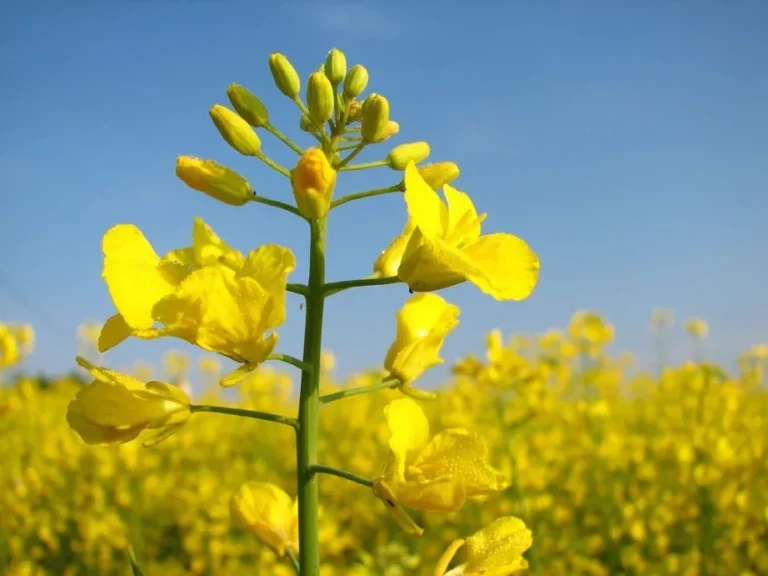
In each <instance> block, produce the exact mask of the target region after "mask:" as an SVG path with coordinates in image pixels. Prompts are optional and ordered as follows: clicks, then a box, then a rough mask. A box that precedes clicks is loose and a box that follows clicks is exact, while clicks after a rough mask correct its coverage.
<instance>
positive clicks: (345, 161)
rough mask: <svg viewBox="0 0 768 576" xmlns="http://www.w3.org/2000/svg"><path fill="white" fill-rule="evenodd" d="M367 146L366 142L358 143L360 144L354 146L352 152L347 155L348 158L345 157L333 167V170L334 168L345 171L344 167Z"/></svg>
mask: <svg viewBox="0 0 768 576" xmlns="http://www.w3.org/2000/svg"><path fill="white" fill-rule="evenodd" d="M367 145H368V142H360V144H358V145H357V146H355V149H354V150H352V152H350V153H349V156H347V157H346V158H344V159H343V160H342V161H341V162H339V163H338V164H336V166H334V168H336V170H344V169H345V168H344V167H345V166H346V165H347V164H349V163H350V162H351V161H352V160H353V159H354V157H355V156H357V155H358V154H360V152H362V151H363V148H365V147H366V146H367Z"/></svg>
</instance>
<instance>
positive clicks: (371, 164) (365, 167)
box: [337, 160, 389, 171]
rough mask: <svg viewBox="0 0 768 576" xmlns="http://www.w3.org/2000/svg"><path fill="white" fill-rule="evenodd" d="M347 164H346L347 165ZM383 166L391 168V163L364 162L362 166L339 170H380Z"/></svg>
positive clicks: (352, 165)
mask: <svg viewBox="0 0 768 576" xmlns="http://www.w3.org/2000/svg"><path fill="white" fill-rule="evenodd" d="M345 164H346V163H345ZM381 166H389V162H387V161H386V160H374V161H373V162H363V163H362V164H350V165H349V166H346V165H345V166H343V167H341V166H340V167H338V168H337V170H346V171H349V170H368V168H380V167H381Z"/></svg>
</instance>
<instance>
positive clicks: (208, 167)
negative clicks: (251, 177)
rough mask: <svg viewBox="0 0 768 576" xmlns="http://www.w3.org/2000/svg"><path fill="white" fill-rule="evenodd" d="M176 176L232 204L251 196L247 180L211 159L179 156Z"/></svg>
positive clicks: (234, 204)
mask: <svg viewBox="0 0 768 576" xmlns="http://www.w3.org/2000/svg"><path fill="white" fill-rule="evenodd" d="M176 176H178V177H179V179H181V180H182V181H183V182H184V183H185V184H186V185H187V186H189V187H190V188H192V189H194V190H197V191H198V192H203V193H204V194H207V195H208V196H210V197H212V198H215V199H216V200H219V201H221V202H224V203H225V204H230V205H232V206H242V205H243V204H245V203H246V202H248V201H249V200H250V199H251V197H252V196H253V189H252V188H251V185H250V183H249V182H248V180H246V179H245V178H243V177H242V176H240V174H238V173H237V172H235V171H234V170H231V169H230V168H227V167H226V166H222V165H221V164H219V163H218V162H215V161H213V160H202V159H200V158H192V157H190V156H179V157H178V159H177V160H176Z"/></svg>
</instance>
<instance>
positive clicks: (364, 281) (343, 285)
mask: <svg viewBox="0 0 768 576" xmlns="http://www.w3.org/2000/svg"><path fill="white" fill-rule="evenodd" d="M400 282H402V280H400V278H398V277H397V276H388V277H386V278H360V279H358V280H342V281H340V282H329V283H327V284H326V285H325V286H323V295H324V296H332V295H333V294H338V293H339V292H342V291H343V290H348V289H350V288H360V287H363V286H386V285H387V284H398V283H400Z"/></svg>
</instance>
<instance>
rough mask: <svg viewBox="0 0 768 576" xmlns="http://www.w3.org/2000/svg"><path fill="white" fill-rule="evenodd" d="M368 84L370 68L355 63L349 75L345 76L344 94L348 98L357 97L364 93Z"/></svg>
mask: <svg viewBox="0 0 768 576" xmlns="http://www.w3.org/2000/svg"><path fill="white" fill-rule="evenodd" d="M367 85H368V70H366V69H365V68H363V67H362V66H360V64H355V65H354V66H352V68H350V69H349V72H348V73H347V77H346V78H344V95H345V96H346V97H347V98H357V97H358V96H360V94H362V93H363V90H365V87H366V86H367Z"/></svg>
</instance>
